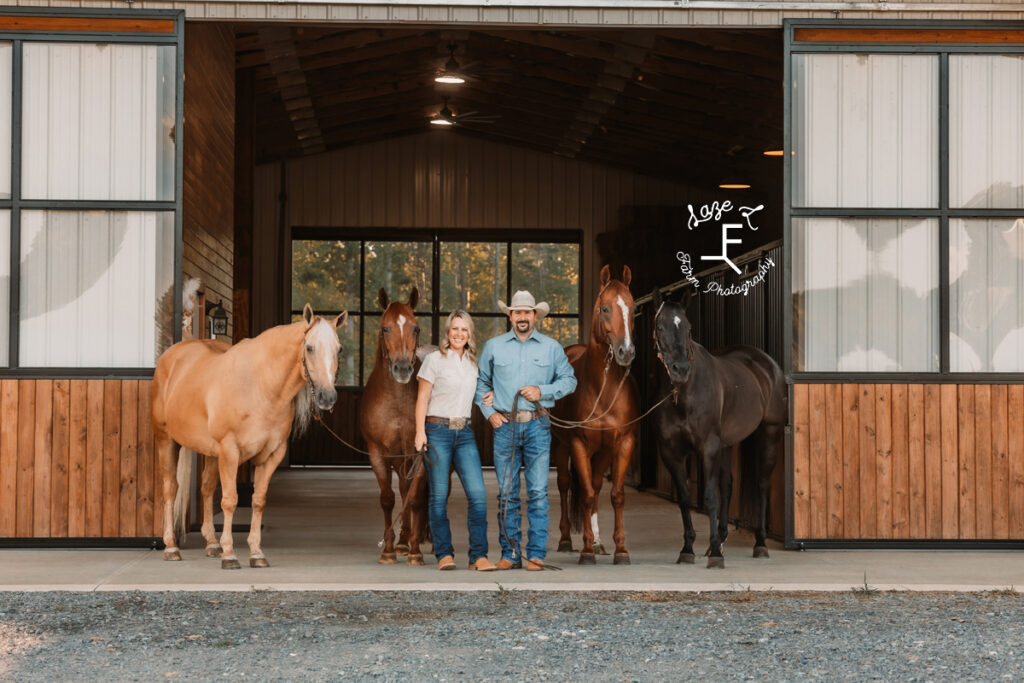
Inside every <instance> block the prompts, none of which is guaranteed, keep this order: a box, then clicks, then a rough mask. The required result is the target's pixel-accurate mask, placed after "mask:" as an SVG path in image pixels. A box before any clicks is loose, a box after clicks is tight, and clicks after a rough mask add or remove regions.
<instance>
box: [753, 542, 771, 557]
mask: <svg viewBox="0 0 1024 683" xmlns="http://www.w3.org/2000/svg"><path fill="white" fill-rule="evenodd" d="M754 557H763V558H765V559H768V558H769V557H771V555H769V554H768V548H765V547H764V546H763V545H755V546H754Z"/></svg>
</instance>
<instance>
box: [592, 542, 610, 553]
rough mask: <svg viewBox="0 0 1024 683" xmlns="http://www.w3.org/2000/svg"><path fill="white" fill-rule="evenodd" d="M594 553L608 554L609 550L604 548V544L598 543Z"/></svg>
mask: <svg viewBox="0 0 1024 683" xmlns="http://www.w3.org/2000/svg"><path fill="white" fill-rule="evenodd" d="M594 554H596V555H607V554H608V551H607V550H605V549H604V544H602V543H598V544H597V545H595V546H594Z"/></svg>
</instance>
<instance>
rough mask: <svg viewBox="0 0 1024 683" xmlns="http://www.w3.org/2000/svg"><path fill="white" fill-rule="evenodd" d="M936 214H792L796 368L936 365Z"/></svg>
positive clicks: (919, 368)
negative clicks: (889, 216)
mask: <svg viewBox="0 0 1024 683" xmlns="http://www.w3.org/2000/svg"><path fill="white" fill-rule="evenodd" d="M938 244H939V230H938V222H937V221H935V220H916V219H908V220H894V219H871V220H868V219H838V218H808V219H794V220H793V354H794V356H793V357H794V367H795V368H796V369H797V370H805V371H822V372H835V371H839V372H937V371H938V370H939V338H938V337H939V291H938V286H939V276H938V262H939V254H938Z"/></svg>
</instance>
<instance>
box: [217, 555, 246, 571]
mask: <svg viewBox="0 0 1024 683" xmlns="http://www.w3.org/2000/svg"><path fill="white" fill-rule="evenodd" d="M220 568H221V569H241V568H242V565H240V564H239V563H238V558H237V557H231V558H224V557H222V558H220Z"/></svg>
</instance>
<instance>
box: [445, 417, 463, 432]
mask: <svg viewBox="0 0 1024 683" xmlns="http://www.w3.org/2000/svg"><path fill="white" fill-rule="evenodd" d="M465 426H466V418H464V417H450V418H448V429H462V428H464V427H465Z"/></svg>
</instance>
